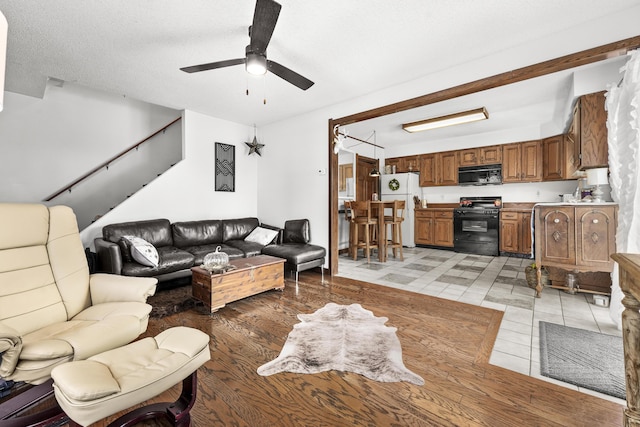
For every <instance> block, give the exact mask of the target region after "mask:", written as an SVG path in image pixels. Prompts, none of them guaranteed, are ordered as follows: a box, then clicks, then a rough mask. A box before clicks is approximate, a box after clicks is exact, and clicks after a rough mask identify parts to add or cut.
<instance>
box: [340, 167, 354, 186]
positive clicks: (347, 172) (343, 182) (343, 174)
mask: <svg viewBox="0 0 640 427" xmlns="http://www.w3.org/2000/svg"><path fill="white" fill-rule="evenodd" d="M347 178H353V163H346V164H343V165H338V191H347Z"/></svg>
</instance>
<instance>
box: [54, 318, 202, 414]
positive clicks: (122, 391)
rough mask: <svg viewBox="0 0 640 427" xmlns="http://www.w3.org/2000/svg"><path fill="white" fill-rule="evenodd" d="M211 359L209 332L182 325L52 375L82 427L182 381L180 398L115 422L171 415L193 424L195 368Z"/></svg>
mask: <svg viewBox="0 0 640 427" xmlns="http://www.w3.org/2000/svg"><path fill="white" fill-rule="evenodd" d="M209 359H210V352H209V336H208V335H207V334H205V333H204V332H202V331H199V330H197V329H193V328H187V327H182V326H179V327H175V328H170V329H167V330H166V331H163V332H161V333H160V334H158V335H157V336H155V337H153V338H144V339H142V340H139V341H136V342H133V343H131V344H128V345H126V346H124V347H120V348H116V349H114V350H109V351H106V352H104V353H100V354H97V355H95V356H93V357H90V358H89V359H86V360H79V361H75V362H69V363H65V364H63V365H60V366H57V367H56V368H54V369H53V371H52V372H51V377H52V378H53V381H54V384H53V387H54V393H55V397H56V399H57V401H58V404H59V405H60V407H61V408H62V410H64V412H65V413H66V414H67V415H68V416H69V418H71V420H72V421H74V422H75V423H77V424H79V425H82V426H86V425H88V424H91V423H94V422H96V421H98V420H101V419H103V418H106V417H108V416H110V415H113V414H115V413H117V412H120V411H122V410H124V409H127V408H130V407H132V406H134V405H137V404H138V403H141V402H144V401H145V400H148V399H151V398H153V397H154V396H157V395H159V394H160V393H162V392H163V391H165V390H167V389H169V388H170V387H172V386H174V385H175V384H177V383H179V382H180V381H183V390H182V395H181V396H180V398H179V399H178V400H177V401H176V402H171V403H157V404H152V405H148V406H145V407H143V408H139V409H136V410H134V411H132V412H129V413H127V414H125V415H123V416H122V417H120V418H118V419H117V420H115V421H114V422H113V423H111V424H110V425H114V426H115V425H132V424H131V422H132V420H133V421H141V420H143V419H150V418H156V417H166V419H168V420H169V421H170V422H172V423H173V424H174V425H176V426H188V425H189V424H190V420H191V416H190V414H189V410H190V409H191V407H192V406H193V403H194V402H195V398H196V388H197V387H196V372H197V369H198V368H199V367H200V366H202V365H203V364H204V363H205V362H206V361H208V360H209ZM127 423H130V424H127Z"/></svg>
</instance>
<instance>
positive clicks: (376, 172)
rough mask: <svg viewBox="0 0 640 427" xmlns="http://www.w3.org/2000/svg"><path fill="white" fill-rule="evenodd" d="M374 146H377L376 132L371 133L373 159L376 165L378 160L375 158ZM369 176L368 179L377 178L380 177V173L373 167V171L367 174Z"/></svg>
mask: <svg viewBox="0 0 640 427" xmlns="http://www.w3.org/2000/svg"><path fill="white" fill-rule="evenodd" d="M376 145H378V142H377V141H376V131H375V130H374V131H373V158H374V159H375V160H376V164H377V163H378V159H377V158H376ZM369 176H370V177H378V176H380V171H379V170H378V168H377V167H375V166H374V167H373V169H371V172H369Z"/></svg>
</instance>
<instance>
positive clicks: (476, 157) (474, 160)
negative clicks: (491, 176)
mask: <svg viewBox="0 0 640 427" xmlns="http://www.w3.org/2000/svg"><path fill="white" fill-rule="evenodd" d="M501 162H502V146H501V145H491V146H488V147H478V148H468V149H466V150H460V151H459V152H458V166H477V165H494V164H497V163H501Z"/></svg>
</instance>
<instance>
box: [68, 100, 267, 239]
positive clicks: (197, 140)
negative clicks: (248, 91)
mask: <svg viewBox="0 0 640 427" xmlns="http://www.w3.org/2000/svg"><path fill="white" fill-rule="evenodd" d="M183 132H184V153H185V158H184V160H183V161H182V162H180V163H179V164H177V165H176V166H174V167H173V168H171V169H170V170H168V171H167V172H165V173H164V174H162V175H161V176H160V177H158V178H157V179H156V180H154V181H153V182H152V183H151V184H150V185H147V186H146V187H145V188H143V189H142V190H141V191H139V192H138V193H136V195H135V196H134V197H131V198H130V199H128V200H126V201H125V202H124V203H122V204H121V205H119V206H118V207H116V208H115V209H114V210H112V211H111V212H110V213H109V214H108V215H105V216H104V217H102V218H100V219H99V220H98V221H96V222H95V223H93V224H92V225H90V226H89V227H87V228H86V229H84V230H83V231H82V232H81V233H80V234H81V237H82V241H83V243H84V245H85V247H93V240H94V238H95V237H98V236H100V235H101V230H102V227H103V226H104V225H107V224H112V223H116V222H124V221H136V220H143V219H154V218H167V219H169V220H170V221H172V222H175V221H189V220H199V219H225V218H241V217H251V216H258V208H257V206H258V204H257V201H258V195H257V179H258V175H257V167H258V163H257V162H258V156H257V155H255V154H253V155H251V156H248V155H247V153H248V151H249V150H248V147H247V146H246V145H245V143H244V142H245V141H250V140H251V138H253V128H252V127H250V126H244V125H240V124H237V123H233V122H229V121H226V120H222V119H217V118H213V117H209V116H205V115H203V114H200V113H195V112H192V111H185V112H184V115H183ZM216 142H222V143H224V144H231V145H235V147H236V153H235V154H236V156H235V158H236V169H235V170H236V179H235V190H236V191H235V192H220V191H215V143H216ZM258 218H259V219H261V220H263V218H260V217H259V216H258ZM263 222H267V221H263Z"/></svg>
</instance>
